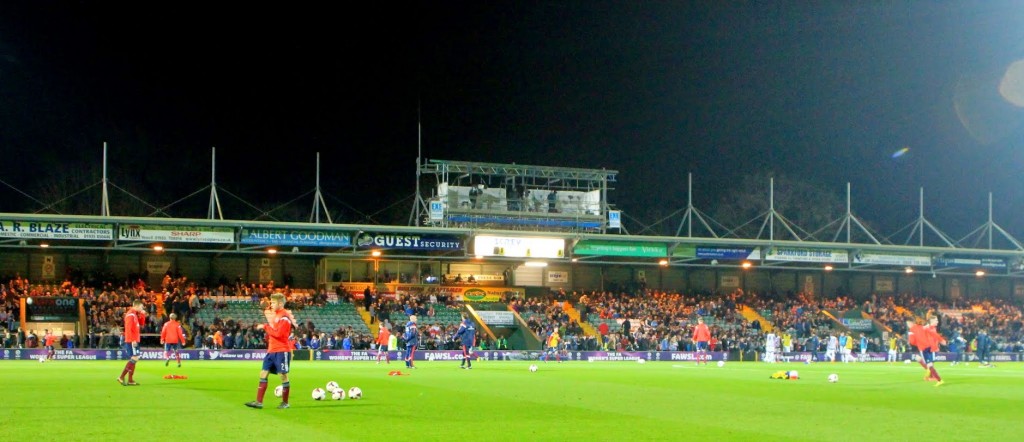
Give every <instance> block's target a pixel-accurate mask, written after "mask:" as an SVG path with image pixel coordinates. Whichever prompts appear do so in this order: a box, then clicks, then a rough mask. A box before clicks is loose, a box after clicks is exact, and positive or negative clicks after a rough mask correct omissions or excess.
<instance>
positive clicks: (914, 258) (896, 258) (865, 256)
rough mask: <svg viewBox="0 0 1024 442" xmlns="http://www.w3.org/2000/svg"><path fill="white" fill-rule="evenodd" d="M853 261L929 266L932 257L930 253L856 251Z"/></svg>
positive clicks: (857, 262)
mask: <svg viewBox="0 0 1024 442" xmlns="http://www.w3.org/2000/svg"><path fill="white" fill-rule="evenodd" d="M853 263H854V264H880V265H891V266H911V267H929V266H931V265H932V258H931V256H928V255H914V254H909V253H879V252H856V253H854V254H853Z"/></svg>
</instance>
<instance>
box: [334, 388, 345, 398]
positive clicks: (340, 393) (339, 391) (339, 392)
mask: <svg viewBox="0 0 1024 442" xmlns="http://www.w3.org/2000/svg"><path fill="white" fill-rule="evenodd" d="M331 399H334V400H336V401H340V400H342V399H345V389H344V388H335V389H334V391H333V392H331Z"/></svg>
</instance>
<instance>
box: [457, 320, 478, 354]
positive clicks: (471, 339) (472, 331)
mask: <svg viewBox="0 0 1024 442" xmlns="http://www.w3.org/2000/svg"><path fill="white" fill-rule="evenodd" d="M455 337H456V338H459V339H461V340H462V345H463V346H465V347H472V346H473V344H474V343H475V342H476V327H474V326H473V321H470V320H469V319H468V318H467V319H465V320H463V321H462V325H459V331H457V332H455Z"/></svg>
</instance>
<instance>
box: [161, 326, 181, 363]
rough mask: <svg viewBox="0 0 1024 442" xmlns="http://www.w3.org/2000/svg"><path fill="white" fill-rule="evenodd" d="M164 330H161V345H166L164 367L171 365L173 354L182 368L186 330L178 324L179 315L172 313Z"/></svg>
mask: <svg viewBox="0 0 1024 442" xmlns="http://www.w3.org/2000/svg"><path fill="white" fill-rule="evenodd" d="M168 318H169V319H168V320H167V322H165V323H164V328H163V329H162V330H160V343H161V344H163V345H164V367H166V366H167V365H168V364H170V363H171V353H170V352H172V351H173V352H174V357H175V358H176V359H177V360H178V367H179V368H180V367H181V347H182V346H183V345H185V329H183V328H181V323H179V322H178V315H176V314H174V313H171V315H170V316H169V317H168Z"/></svg>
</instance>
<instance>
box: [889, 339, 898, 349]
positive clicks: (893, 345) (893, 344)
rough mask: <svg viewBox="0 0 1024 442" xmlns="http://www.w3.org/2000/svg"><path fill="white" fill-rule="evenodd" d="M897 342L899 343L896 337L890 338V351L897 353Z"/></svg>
mask: <svg viewBox="0 0 1024 442" xmlns="http://www.w3.org/2000/svg"><path fill="white" fill-rule="evenodd" d="M896 342H898V341H897V340H896V338H895V337H893V338H889V351H896Z"/></svg>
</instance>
